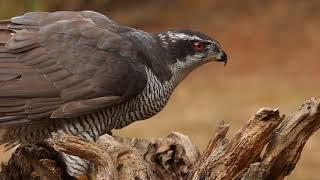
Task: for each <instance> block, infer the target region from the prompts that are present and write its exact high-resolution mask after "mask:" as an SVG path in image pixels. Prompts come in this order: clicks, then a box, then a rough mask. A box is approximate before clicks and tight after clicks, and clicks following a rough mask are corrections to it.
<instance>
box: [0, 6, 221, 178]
mask: <svg viewBox="0 0 320 180" xmlns="http://www.w3.org/2000/svg"><path fill="white" fill-rule="evenodd" d="M210 61H218V62H224V63H226V62H227V55H226V53H225V52H224V51H223V49H222V48H221V47H220V44H219V43H218V42H217V41H216V40H214V39H212V38H210V37H209V36H207V35H205V34H203V33H201V32H196V31H192V30H186V29H180V30H170V31H166V32H161V33H147V32H144V31H141V30H137V29H134V28H130V27H127V26H123V25H120V24H118V23H116V22H114V21H112V20H111V19H109V18H108V17H106V16H104V15H102V14H99V13H97V12H92V11H81V12H72V11H60V12H52V13H48V12H30V13H26V14H24V15H22V16H17V17H14V18H12V19H10V20H3V21H0V144H5V145H6V146H8V147H12V146H13V145H17V144H21V143H34V142H38V141H43V140H46V139H48V138H50V137H52V133H56V132H59V131H60V132H61V131H62V132H65V133H70V134H73V135H76V136H80V137H83V138H86V139H88V140H92V141H95V140H96V139H97V138H98V137H99V136H101V135H103V134H105V133H109V132H110V131H111V130H112V129H117V128H122V127H125V126H127V125H128V124H130V123H132V122H134V121H137V120H143V119H147V118H149V117H152V116H153V115H155V114H157V113H158V112H159V111H160V110H161V109H162V108H163V107H164V106H165V105H166V103H167V102H168V100H169V98H170V95H171V94H172V92H173V90H174V89H175V87H176V86H177V85H178V84H179V83H180V82H181V81H182V80H183V79H184V78H185V77H186V76H187V75H188V74H189V73H190V72H191V71H192V70H194V69H195V68H197V67H199V66H200V65H202V64H205V63H207V62H210ZM63 157H64V160H65V162H66V165H67V172H68V173H69V174H70V175H72V176H81V175H83V174H85V173H86V172H87V168H88V162H86V161H85V160H81V159H80V158H78V157H75V156H70V155H68V154H64V156H63Z"/></svg>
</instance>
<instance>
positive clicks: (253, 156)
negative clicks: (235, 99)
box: [189, 108, 283, 179]
mask: <svg viewBox="0 0 320 180" xmlns="http://www.w3.org/2000/svg"><path fill="white" fill-rule="evenodd" d="M282 119H283V118H282V117H281V116H280V115H279V111H278V110H274V109H270V108H263V109H261V110H259V111H258V112H257V113H256V114H255V116H254V117H253V118H251V119H250V120H249V121H248V123H247V124H245V125H244V127H243V128H241V129H240V130H239V131H238V132H237V133H236V135H235V136H234V137H233V138H232V139H231V140H230V141H228V140H227V139H221V140H220V142H222V143H220V144H219V145H215V148H214V149H213V150H211V148H207V150H209V151H211V152H209V153H208V152H205V153H204V155H205V156H207V158H205V160H203V162H202V163H200V164H198V166H196V167H195V168H194V171H193V172H192V173H191V175H190V176H189V179H203V178H208V179H232V178H234V177H236V176H237V175H238V174H239V173H241V172H242V171H243V170H244V169H246V168H248V167H249V165H250V164H251V163H252V162H255V161H256V160H257V159H258V158H259V155H260V153H261V151H262V150H263V147H264V146H265V145H266V144H267V143H268V141H269V140H270V138H271V136H272V132H273V131H274V130H275V129H276V128H277V127H278V125H279V124H280V123H281V121H282ZM219 129H221V128H218V131H217V132H216V134H215V136H219V135H220V134H222V135H223V136H224V135H225V133H226V132H225V131H226V130H225V131H221V130H219ZM221 132H223V133H221ZM223 136H221V137H223ZM210 146H212V145H211V144H209V147H210ZM207 154H210V155H209V156H208V155H207Z"/></svg>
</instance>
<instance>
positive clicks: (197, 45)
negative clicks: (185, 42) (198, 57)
mask: <svg viewBox="0 0 320 180" xmlns="http://www.w3.org/2000/svg"><path fill="white" fill-rule="evenodd" d="M193 49H194V50H195V51H203V50H204V44H203V43H202V42H195V43H193Z"/></svg>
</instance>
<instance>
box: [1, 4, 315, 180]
mask: <svg viewBox="0 0 320 180" xmlns="http://www.w3.org/2000/svg"><path fill="white" fill-rule="evenodd" d="M57 10H94V11H98V12H100V13H103V14H106V15H108V16H109V17H111V18H112V19H114V20H115V21H117V22H119V23H121V24H125V25H128V26H131V27H135V28H138V29H142V30H144V31H149V32H158V31H164V30H167V29H175V28H191V29H194V30H199V31H202V32H205V33H206V34H209V35H210V36H212V37H214V38H215V39H217V40H218V41H219V42H220V43H221V45H222V47H223V48H224V49H225V50H226V52H227V53H228V56H229V63H228V65H227V66H226V67H223V65H221V64H217V63H211V64H207V65H205V66H203V67H202V68H199V69H198V70H196V71H195V72H193V73H192V75H191V76H189V77H188V78H187V79H186V80H185V81H184V82H183V83H182V84H181V85H180V86H179V87H178V88H177V90H176V91H175V92H174V94H173V96H172V98H171V100H170V102H169V104H168V105H167V106H166V107H165V109H164V110H163V111H162V112H161V113H159V114H158V115H157V116H155V117H153V118H151V119H149V120H147V121H141V122H136V123H134V124H132V125H130V126H129V127H127V128H124V129H122V130H117V131H114V133H115V134H118V135H122V136H130V137H162V136H166V135H167V134H168V133H169V132H171V131H179V132H182V133H185V134H187V135H189V136H190V138H191V139H192V140H193V142H194V143H195V144H196V145H197V146H198V147H199V148H200V149H201V150H202V149H203V148H204V147H205V146H206V144H207V142H208V141H209V138H210V136H211V134H212V132H213V129H214V128H215V126H216V125H217V123H218V122H219V121H221V120H224V121H226V122H227V123H229V124H230V125H231V131H230V133H229V136H232V135H233V134H234V133H235V132H236V131H237V130H238V129H239V128H240V127H241V125H243V124H244V123H245V122H246V121H247V120H248V119H250V117H251V116H252V115H253V114H254V113H255V112H256V111H257V110H258V109H259V108H261V107H265V106H270V107H274V108H279V109H280V111H281V112H282V113H285V114H287V113H290V112H293V111H295V110H296V109H297V107H298V106H299V105H300V104H302V102H303V101H304V100H306V99H308V98H310V97H312V96H316V97H320V83H318V82H319V75H320V71H319V67H320V59H319V54H320V1H318V0H309V1H301V0H260V1H259V0H242V1H238V0H197V1H194V0H162V1H159V0H139V1H138V0H90V1H89V0H50V1H49V0H25V1H22V0H0V18H1V19H6V18H10V17H12V16H16V15H20V14H22V13H25V12H28V11H57ZM1 156H2V157H1ZM1 156H0V160H1V158H4V156H3V155H1ZM319 168H320V133H319V132H318V133H317V134H315V135H314V136H313V137H311V139H310V140H309V141H308V143H307V144H306V147H305V149H304V151H303V154H302V158H301V160H300V162H299V163H298V165H297V167H296V170H295V171H294V172H293V174H292V175H291V176H290V177H289V178H287V179H319V178H320V174H319V172H315V171H316V170H318V169H319Z"/></svg>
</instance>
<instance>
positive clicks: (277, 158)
mask: <svg viewBox="0 0 320 180" xmlns="http://www.w3.org/2000/svg"><path fill="white" fill-rule="evenodd" d="M319 127H320V100H319V99H316V98H312V99H310V100H307V101H306V102H305V103H304V104H303V105H302V106H301V107H300V108H299V109H298V110H297V111H296V112H294V113H293V114H291V115H289V116H287V117H285V116H284V115H280V113H279V111H278V110H277V109H271V108H262V109H260V110H259V111H258V112H257V113H256V114H255V115H254V116H253V117H252V118H251V119H250V120H249V121H248V122H247V123H246V124H245V125H244V126H243V127H242V128H241V129H240V130H239V131H238V132H237V133H236V134H235V135H234V137H232V138H230V139H227V138H226V134H227V132H228V129H229V125H227V124H225V123H224V122H221V123H220V124H219V125H218V127H217V128H216V130H215V132H214V134H213V136H212V138H211V140H210V142H209V145H208V147H207V148H206V150H205V151H204V152H203V153H202V155H201V156H200V153H199V152H198V150H197V148H196V147H195V146H194V145H193V144H192V143H191V141H190V139H189V138H188V137H187V136H185V135H183V134H181V133H177V132H174V133H171V134H169V135H168V136H167V137H165V138H159V139H137V138H131V139H130V138H121V137H112V136H109V135H104V136H102V137H100V138H99V139H98V141H97V142H95V143H92V142H89V141H86V140H84V139H82V138H79V137H75V136H71V135H68V134H63V135H62V136H61V135H59V137H58V136H56V137H54V138H53V140H52V141H51V142H50V143H49V144H53V146H49V145H48V144H24V145H21V146H20V147H19V148H18V149H17V150H16V152H15V153H14V154H13V157H12V158H11V160H10V161H9V163H8V164H7V165H3V166H2V169H3V170H2V172H1V173H0V179H8V180H9V179H70V178H71V177H69V176H68V175H67V173H66V171H65V165H64V163H63V161H62V160H61V157H60V152H65V153H68V154H72V155H76V156H79V157H81V158H83V159H87V160H89V161H91V162H94V163H95V164H96V170H95V172H94V173H93V174H91V176H92V177H94V178H95V179H192V180H198V179H199V180H200V179H201V180H202V179H227V180H228V179H245V180H247V179H255V180H256V179H258V180H259V179H261V180H262V179H284V177H285V176H288V175H289V174H290V173H291V172H292V171H293V169H294V168H295V165H296V163H297V162H298V160H299V159H300V155H301V152H302V149H303V147H304V145H305V143H306V141H307V140H308V139H309V137H310V136H311V135H312V134H313V133H314V132H315V131H316V130H318V129H319Z"/></svg>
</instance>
